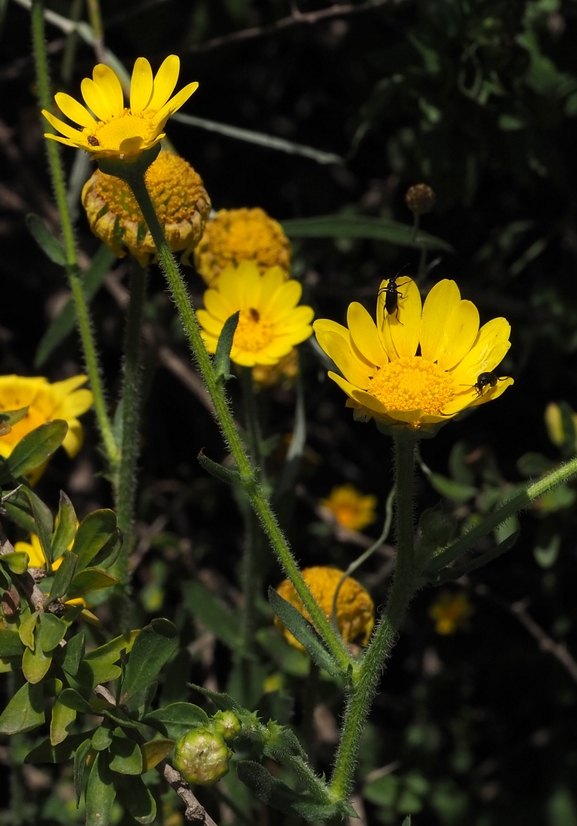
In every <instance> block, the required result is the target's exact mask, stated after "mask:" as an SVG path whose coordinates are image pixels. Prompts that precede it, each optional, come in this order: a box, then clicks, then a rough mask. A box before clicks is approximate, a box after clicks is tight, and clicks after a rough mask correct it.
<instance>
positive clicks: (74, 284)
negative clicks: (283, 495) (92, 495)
mask: <svg viewBox="0 0 577 826" xmlns="http://www.w3.org/2000/svg"><path fill="white" fill-rule="evenodd" d="M43 11H44V9H43V3H42V0H33V2H32V12H31V16H32V42H33V47H34V59H35V62H36V80H37V83H38V99H39V101H40V105H41V106H42V107H43V108H44V109H47V110H49V111H52V100H51V94H50V75H49V72H48V58H47V54H46V43H45V41H44V17H43ZM46 151H47V154H48V164H49V167H50V174H51V177H52V186H53V187H54V195H55V198H56V205H57V207H58V212H59V215H60V223H61V227H62V237H63V241H64V249H65V253H66V265H65V267H66V273H67V275H68V279H69V282H70V289H71V291H72V298H73V301H74V304H75V309H76V321H77V324H78V331H79V333H80V340H81V343H82V350H83V353H84V363H85V366H86V372H87V373H88V379H89V381H90V388H91V390H92V393H93V395H94V409H95V411H96V420H97V422H98V428H99V430H100V436H101V438H102V443H103V446H104V451H105V454H106V458H107V460H108V464H109V471H111V472H112V471H113V470H114V467H115V465H116V463H117V461H118V449H117V447H116V443H115V441H114V436H113V433H112V425H111V423H110V419H109V418H108V413H107V410H106V402H105V398H104V391H103V387H102V381H101V371H100V366H99V361H98V354H97V351H96V345H95V341H94V333H93V329H92V324H91V321H90V317H89V314H88V306H87V303H86V298H85V295H84V291H83V287H82V279H81V275H80V267H79V264H78V255H77V252H76V244H75V240H74V231H73V227H72V219H71V217H70V211H69V209H68V204H67V202H66V185H65V182H64V170H63V168H62V164H61V161H60V155H59V152H58V145H57V143H56V142H55V141H51V140H47V141H46Z"/></svg>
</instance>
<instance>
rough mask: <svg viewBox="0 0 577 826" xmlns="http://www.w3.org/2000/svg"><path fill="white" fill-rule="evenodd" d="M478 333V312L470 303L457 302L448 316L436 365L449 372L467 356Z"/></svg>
mask: <svg viewBox="0 0 577 826" xmlns="http://www.w3.org/2000/svg"><path fill="white" fill-rule="evenodd" d="M478 333H479V310H478V309H477V308H476V307H475V305H474V304H473V303H472V302H471V301H459V303H458V304H457V306H456V307H454V308H453V312H452V313H451V314H450V315H449V317H448V319H447V322H446V326H445V332H444V334H443V338H442V341H441V344H440V346H439V347H438V349H437V363H438V365H439V367H442V368H443V370H451V369H452V368H453V367H455V365H456V364H458V363H459V362H460V361H462V359H463V358H464V357H465V356H466V355H467V353H468V352H469V350H470V349H471V347H472V346H473V344H474V343H475V341H476V339H477V335H478Z"/></svg>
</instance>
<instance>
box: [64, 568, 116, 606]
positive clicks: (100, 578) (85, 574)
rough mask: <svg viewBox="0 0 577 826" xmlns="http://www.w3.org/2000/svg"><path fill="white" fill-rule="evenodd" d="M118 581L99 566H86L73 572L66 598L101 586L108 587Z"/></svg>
mask: <svg viewBox="0 0 577 826" xmlns="http://www.w3.org/2000/svg"><path fill="white" fill-rule="evenodd" d="M117 582H118V580H117V579H115V578H114V577H113V576H110V574H107V573H106V571H101V570H100V569H99V568H86V569H85V570H84V571H80V573H79V574H75V576H74V579H73V580H72V582H71V584H70V587H69V588H68V593H67V594H66V596H67V597H68V599H76V598H77V597H83V596H84V595H85V594H90V593H91V592H92V591H100V590H101V589H102V588H110V587H111V586H112V585H116V583H117Z"/></svg>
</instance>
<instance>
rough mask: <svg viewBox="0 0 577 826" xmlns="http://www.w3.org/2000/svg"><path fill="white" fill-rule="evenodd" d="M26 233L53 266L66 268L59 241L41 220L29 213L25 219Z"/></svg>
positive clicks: (62, 249) (63, 252)
mask: <svg viewBox="0 0 577 826" xmlns="http://www.w3.org/2000/svg"><path fill="white" fill-rule="evenodd" d="M25 221H26V226H27V228H28V232H29V233H30V235H31V236H32V237H33V238H34V240H35V241H36V243H37V244H38V246H39V247H40V249H41V250H42V251H43V252H44V253H45V254H46V255H47V256H48V258H49V259H50V260H51V261H52V262H53V263H54V264H60V266H61V267H64V266H66V252H65V251H64V247H63V246H62V244H61V243H60V241H59V240H58V239H57V238H55V237H54V236H53V235H52V233H51V232H50V230H49V229H48V227H47V226H46V224H45V223H44V221H43V220H42V218H40V216H39V215H35V214H34V213H33V212H29V213H28V215H27V216H26V218H25Z"/></svg>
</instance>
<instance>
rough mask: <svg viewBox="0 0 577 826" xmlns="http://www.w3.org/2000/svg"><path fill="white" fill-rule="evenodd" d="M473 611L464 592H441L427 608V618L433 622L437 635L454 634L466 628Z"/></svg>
mask: <svg viewBox="0 0 577 826" xmlns="http://www.w3.org/2000/svg"><path fill="white" fill-rule="evenodd" d="M474 610H475V609H474V608H473V606H472V605H471V601H470V600H469V596H468V594H467V592H466V591H458V592H455V591H441V593H440V594H439V596H438V597H437V599H436V600H435V601H434V602H433V604H432V605H431V606H430V608H429V616H430V617H431V619H433V620H434V621H435V631H436V632H437V634H454V633H455V632H456V631H461V630H463V629H464V628H466V627H467V625H468V620H469V618H470V617H471V616H472V614H473V613H474Z"/></svg>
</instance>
